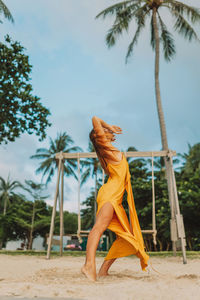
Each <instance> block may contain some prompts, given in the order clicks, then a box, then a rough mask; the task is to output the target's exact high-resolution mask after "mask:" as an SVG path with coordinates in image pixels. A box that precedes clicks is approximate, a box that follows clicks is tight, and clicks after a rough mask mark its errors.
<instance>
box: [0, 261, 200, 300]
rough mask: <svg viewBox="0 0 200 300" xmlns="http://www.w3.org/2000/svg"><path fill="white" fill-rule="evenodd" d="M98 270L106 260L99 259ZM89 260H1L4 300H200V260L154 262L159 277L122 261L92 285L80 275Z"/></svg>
mask: <svg viewBox="0 0 200 300" xmlns="http://www.w3.org/2000/svg"><path fill="white" fill-rule="evenodd" d="M96 261H97V270H98V268H99V267H100V265H101V262H102V261H103V258H101V257H97V260H96ZM83 262H84V257H70V256H65V257H52V258H51V259H50V260H46V258H45V257H44V256H37V257H36V256H25V255H23V256H20V255H19V256H18V255H17V256H11V255H0V266H1V272H0V296H9V297H11V296H12V297H13V298H15V297H16V298H23V297H29V298H37V297H45V298H48V297H49V298H50V297H55V298H57V299H58V298H63V297H66V298H72V299H93V300H94V299H109V300H112V299H117V300H118V299H119V300H121V299H123V300H134V299H137V300H142V299H170V300H173V299H181V300H191V299H192V300H199V299H200V260H199V259H188V263H187V264H186V265H183V264H182V258H181V257H167V258H166V257H163V258H158V257H153V258H151V263H152V264H153V267H154V268H156V270H158V271H159V272H160V273H162V274H158V273H156V272H155V271H153V270H151V271H150V273H148V272H143V271H141V269H140V264H139V260H138V259H137V258H135V257H126V258H121V259H118V261H116V262H115V264H114V265H113V266H112V268H111V270H110V276H107V277H105V278H99V279H98V280H97V282H95V283H93V282H89V281H88V280H87V279H86V278H85V277H84V275H82V274H81V273H80V268H81V266H82V265H83Z"/></svg>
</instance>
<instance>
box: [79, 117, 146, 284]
mask: <svg viewBox="0 0 200 300" xmlns="http://www.w3.org/2000/svg"><path fill="white" fill-rule="evenodd" d="M92 123H93V130H92V131H91V132H90V139H91V141H92V143H93V145H94V148H95V150H96V153H97V156H98V158H99V161H100V163H101V166H102V167H103V169H104V170H105V172H106V173H107V174H108V175H109V179H108V181H107V183H106V184H104V185H103V186H102V187H101V188H100V190H99V192H98V196H97V203H98V209H97V217H96V223H95V225H94V227H93V228H92V230H91V231H90V234H89V236H88V241H87V249H86V261H85V264H84V266H83V267H82V269H81V271H82V273H83V274H84V275H85V276H86V277H88V278H89V279H90V280H92V281H95V280H96V264H95V254H96V249H97V246H98V243H99V240H100V237H101V235H102V234H103V232H104V231H105V230H106V229H107V228H108V229H110V230H111V231H113V232H115V233H116V236H117V238H116V240H115V241H114V243H113V245H112V246H111V248H110V250H109V252H108V254H107V256H106V258H105V260H104V262H103V264H102V266H101V268H100V270H99V273H98V276H106V275H108V270H109V268H110V266H111V265H112V264H113V262H114V261H115V260H116V258H118V257H123V256H128V255H131V254H135V255H136V256H137V257H139V258H140V263H141V267H142V270H145V268H146V267H147V261H148V259H149V256H148V255H147V254H146V253H145V250H144V242H143V238H142V234H141V229H140V225H139V222H138V217H137V213H136V210H135V205H134V200H133V194H132V188H131V182H130V173H129V167H128V163H127V161H126V159H125V157H124V155H123V154H122V153H121V151H119V150H118V149H117V148H115V147H114V146H113V145H112V144H111V142H114V141H115V135H114V134H121V133H122V130H121V128H120V127H118V126H114V125H109V124H107V123H106V122H104V121H103V120H101V119H100V118H98V117H96V116H95V117H93V118H92ZM125 190H126V191H127V201H128V205H129V212H130V216H129V218H130V224H129V221H128V218H127V215H126V212H125V210H124V208H123V206H122V200H123V194H124V191H125Z"/></svg>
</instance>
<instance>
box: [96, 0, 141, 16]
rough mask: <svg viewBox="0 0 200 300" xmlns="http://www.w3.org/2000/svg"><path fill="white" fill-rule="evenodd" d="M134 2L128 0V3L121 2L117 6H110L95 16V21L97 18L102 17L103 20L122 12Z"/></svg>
mask: <svg viewBox="0 0 200 300" xmlns="http://www.w3.org/2000/svg"><path fill="white" fill-rule="evenodd" d="M134 1H135V2H136V0H129V1H122V2H119V3H117V4H114V5H111V6H109V7H107V8H106V9H104V10H102V11H101V12H100V13H99V14H98V15H97V16H96V19H98V18H99V17H103V19H105V17H106V16H108V15H114V14H115V13H118V12H119V11H122V10H124V9H126V8H127V6H128V4H130V3H133V2H134Z"/></svg>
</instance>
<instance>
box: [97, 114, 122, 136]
mask: <svg viewBox="0 0 200 300" xmlns="http://www.w3.org/2000/svg"><path fill="white" fill-rule="evenodd" d="M92 124H93V128H94V131H95V132H97V133H99V134H102V135H105V131H104V129H107V130H108V131H110V132H112V133H116V134H120V133H122V129H121V128H120V127H119V126H115V125H109V124H107V123H106V122H105V121H103V120H102V119H100V118H98V117H97V116H94V117H93V118H92Z"/></svg>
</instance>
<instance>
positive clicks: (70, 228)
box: [54, 211, 78, 235]
mask: <svg viewBox="0 0 200 300" xmlns="http://www.w3.org/2000/svg"><path fill="white" fill-rule="evenodd" d="M63 218H64V234H76V233H77V228H78V216H77V214H76V213H70V212H68V211H64V212H63ZM54 232H55V234H57V235H59V234H60V216H59V214H58V212H57V213H56V221H55V230H54Z"/></svg>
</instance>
